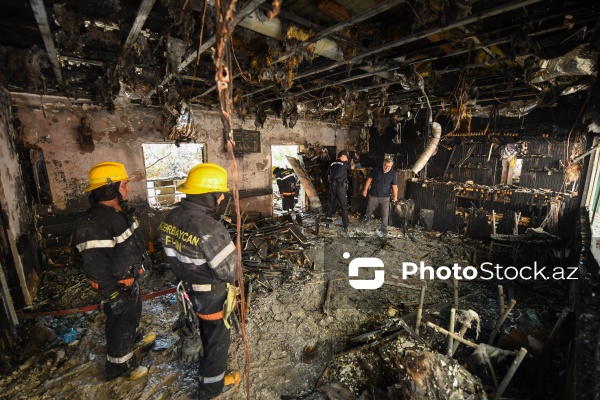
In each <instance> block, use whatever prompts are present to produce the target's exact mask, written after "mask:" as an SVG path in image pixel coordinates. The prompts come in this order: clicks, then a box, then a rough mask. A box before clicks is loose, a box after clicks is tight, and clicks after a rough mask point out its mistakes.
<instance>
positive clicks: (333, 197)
mask: <svg viewBox="0 0 600 400" xmlns="http://www.w3.org/2000/svg"><path fill="white" fill-rule="evenodd" d="M353 169H354V162H351V163H348V152H347V151H346V150H342V151H340V152H339V153H338V156H337V160H335V161H334V162H332V163H331V165H329V170H328V171H327V175H328V176H329V198H328V201H327V211H326V213H325V216H326V217H327V219H326V221H329V222H333V220H332V217H333V214H334V213H335V209H336V205H337V204H336V203H337V202H339V203H340V214H341V215H342V229H343V230H344V232H348V182H347V180H348V171H350V170H353Z"/></svg>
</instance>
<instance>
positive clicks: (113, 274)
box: [75, 162, 156, 380]
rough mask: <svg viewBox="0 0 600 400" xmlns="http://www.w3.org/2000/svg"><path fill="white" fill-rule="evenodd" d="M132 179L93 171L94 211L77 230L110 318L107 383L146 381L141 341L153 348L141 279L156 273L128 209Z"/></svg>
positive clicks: (107, 165)
mask: <svg viewBox="0 0 600 400" xmlns="http://www.w3.org/2000/svg"><path fill="white" fill-rule="evenodd" d="M130 190H131V189H130V187H129V176H128V175H127V172H126V171H125V167H124V166H123V164H121V163H118V162H103V163H99V164H96V165H94V166H93V167H92V168H91V169H90V171H89V184H88V186H87V187H86V188H85V189H84V192H85V193H88V194H89V200H90V203H91V207H90V208H89V209H88V210H87V211H86V212H85V214H84V215H83V217H82V218H81V220H80V221H79V224H78V226H77V232H76V234H75V243H76V247H77V250H79V252H80V253H81V255H82V258H83V271H84V272H85V274H86V275H87V277H88V278H89V279H90V283H91V285H92V287H93V288H94V289H95V290H96V291H98V292H99V294H100V296H101V298H102V301H101V303H100V306H101V307H100V309H101V311H103V312H104V313H105V314H106V323H105V333H106V365H105V374H106V378H107V380H112V379H115V378H117V377H122V378H125V379H129V380H135V379H139V378H142V377H143V376H145V375H147V374H148V368H146V367H143V366H140V365H139V362H138V361H137V360H136V357H135V355H134V353H133V350H134V346H135V343H136V341H138V340H143V341H144V342H146V343H149V342H151V341H152V340H153V339H154V337H155V336H156V335H154V334H149V335H146V336H145V337H144V338H142V337H141V333H138V332H137V328H138V327H139V324H140V316H141V312H142V301H141V293H140V292H141V290H140V284H141V274H142V273H143V272H144V269H145V268H144V267H146V268H148V267H150V266H149V265H148V264H149V260H150V259H149V258H148V256H147V254H146V251H145V241H144V237H143V235H142V232H141V231H140V229H139V225H138V221H137V219H136V218H135V217H134V216H133V210H129V209H128V207H127V197H128V195H129V192H130Z"/></svg>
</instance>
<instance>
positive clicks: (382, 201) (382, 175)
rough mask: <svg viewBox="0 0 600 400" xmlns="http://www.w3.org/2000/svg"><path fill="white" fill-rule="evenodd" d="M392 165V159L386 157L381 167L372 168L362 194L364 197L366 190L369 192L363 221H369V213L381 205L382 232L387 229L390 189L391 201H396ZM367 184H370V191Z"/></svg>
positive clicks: (394, 174) (394, 177) (396, 191)
mask: <svg viewBox="0 0 600 400" xmlns="http://www.w3.org/2000/svg"><path fill="white" fill-rule="evenodd" d="M393 165H394V162H393V161H392V159H390V158H386V159H385V160H384V161H383V166H382V167H381V168H380V167H376V168H373V171H371V173H370V174H369V176H368V177H367V182H365V188H364V190H363V196H365V197H366V196H367V192H368V193H369V200H368V201H367V212H366V213H365V221H369V220H370V219H371V214H373V212H374V211H375V210H376V209H377V207H378V206H380V205H381V230H382V231H383V232H384V233H385V232H386V230H387V226H388V218H389V215H390V190H391V191H392V201H393V202H396V201H398V179H397V178H396V171H394V170H393V169H392V166H393ZM369 186H371V190H370V191H369Z"/></svg>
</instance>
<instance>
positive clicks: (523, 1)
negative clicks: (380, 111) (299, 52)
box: [293, 0, 542, 79]
mask: <svg viewBox="0 0 600 400" xmlns="http://www.w3.org/2000/svg"><path fill="white" fill-rule="evenodd" d="M540 1H542V0H519V1H514V2H512V3H508V4H504V5H502V6H499V7H494V8H492V9H490V10H487V11H484V12H481V13H479V14H476V15H472V16H469V17H465V18H461V19H459V20H457V21H454V22H452V23H450V24H448V25H446V26H444V27H440V28H431V29H427V30H425V31H422V32H419V33H416V34H414V35H409V36H407V37H405V38H402V39H400V40H396V41H393V42H390V43H386V44H384V45H381V46H379V47H375V48H373V49H371V50H368V51H365V52H363V53H360V54H357V55H355V56H353V57H350V58H348V59H345V60H341V61H338V62H335V63H333V64H331V65H329V66H327V67H324V68H319V69H316V70H313V71H307V72H305V73H304V74H298V75H296V76H295V77H294V78H293V79H300V78H306V77H309V76H312V75H315V74H319V73H321V72H325V71H328V70H330V69H334V68H338V67H341V66H344V65H346V64H350V63H355V62H357V61H360V60H362V59H363V58H366V57H370V56H372V55H375V54H378V53H381V52H384V51H387V50H390V49H393V48H394V47H398V46H402V45H404V44H408V43H412V42H415V41H417V40H420V39H425V38H426V37H428V36H431V35H434V34H440V33H443V32H446V31H449V30H451V29H455V28H458V27H461V26H464V25H468V24H472V23H474V22H477V21H479V20H482V19H485V18H489V17H493V16H495V15H499V14H503V13H506V12H509V11H513V10H515V9H518V8H522V7H526V6H528V5H531V4H535V3H539V2H540Z"/></svg>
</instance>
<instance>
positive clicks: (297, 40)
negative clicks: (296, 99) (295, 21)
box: [279, 25, 315, 90]
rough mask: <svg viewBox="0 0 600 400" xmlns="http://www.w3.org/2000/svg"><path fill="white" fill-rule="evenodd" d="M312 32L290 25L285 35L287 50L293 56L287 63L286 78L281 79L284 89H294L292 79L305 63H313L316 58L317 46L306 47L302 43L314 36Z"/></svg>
mask: <svg viewBox="0 0 600 400" xmlns="http://www.w3.org/2000/svg"><path fill="white" fill-rule="evenodd" d="M314 34H315V33H314V32H313V31H311V30H305V29H302V28H300V27H298V26H296V25H290V26H289V27H288V28H287V30H286V33H285V39H284V43H285V49H286V51H287V52H291V53H292V55H291V56H290V57H288V58H287V60H286V61H285V78H284V79H279V81H280V84H281V86H282V87H283V88H284V89H286V90H287V89H289V88H291V87H292V84H293V83H292V79H293V78H294V75H295V73H296V71H297V70H298V67H299V66H300V64H301V63H302V62H304V61H308V62H311V61H312V59H313V57H314V52H315V44H314V43H312V44H309V45H308V46H304V45H303V44H302V43H303V42H305V41H307V40H308V39H310V37H311V36H314Z"/></svg>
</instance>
